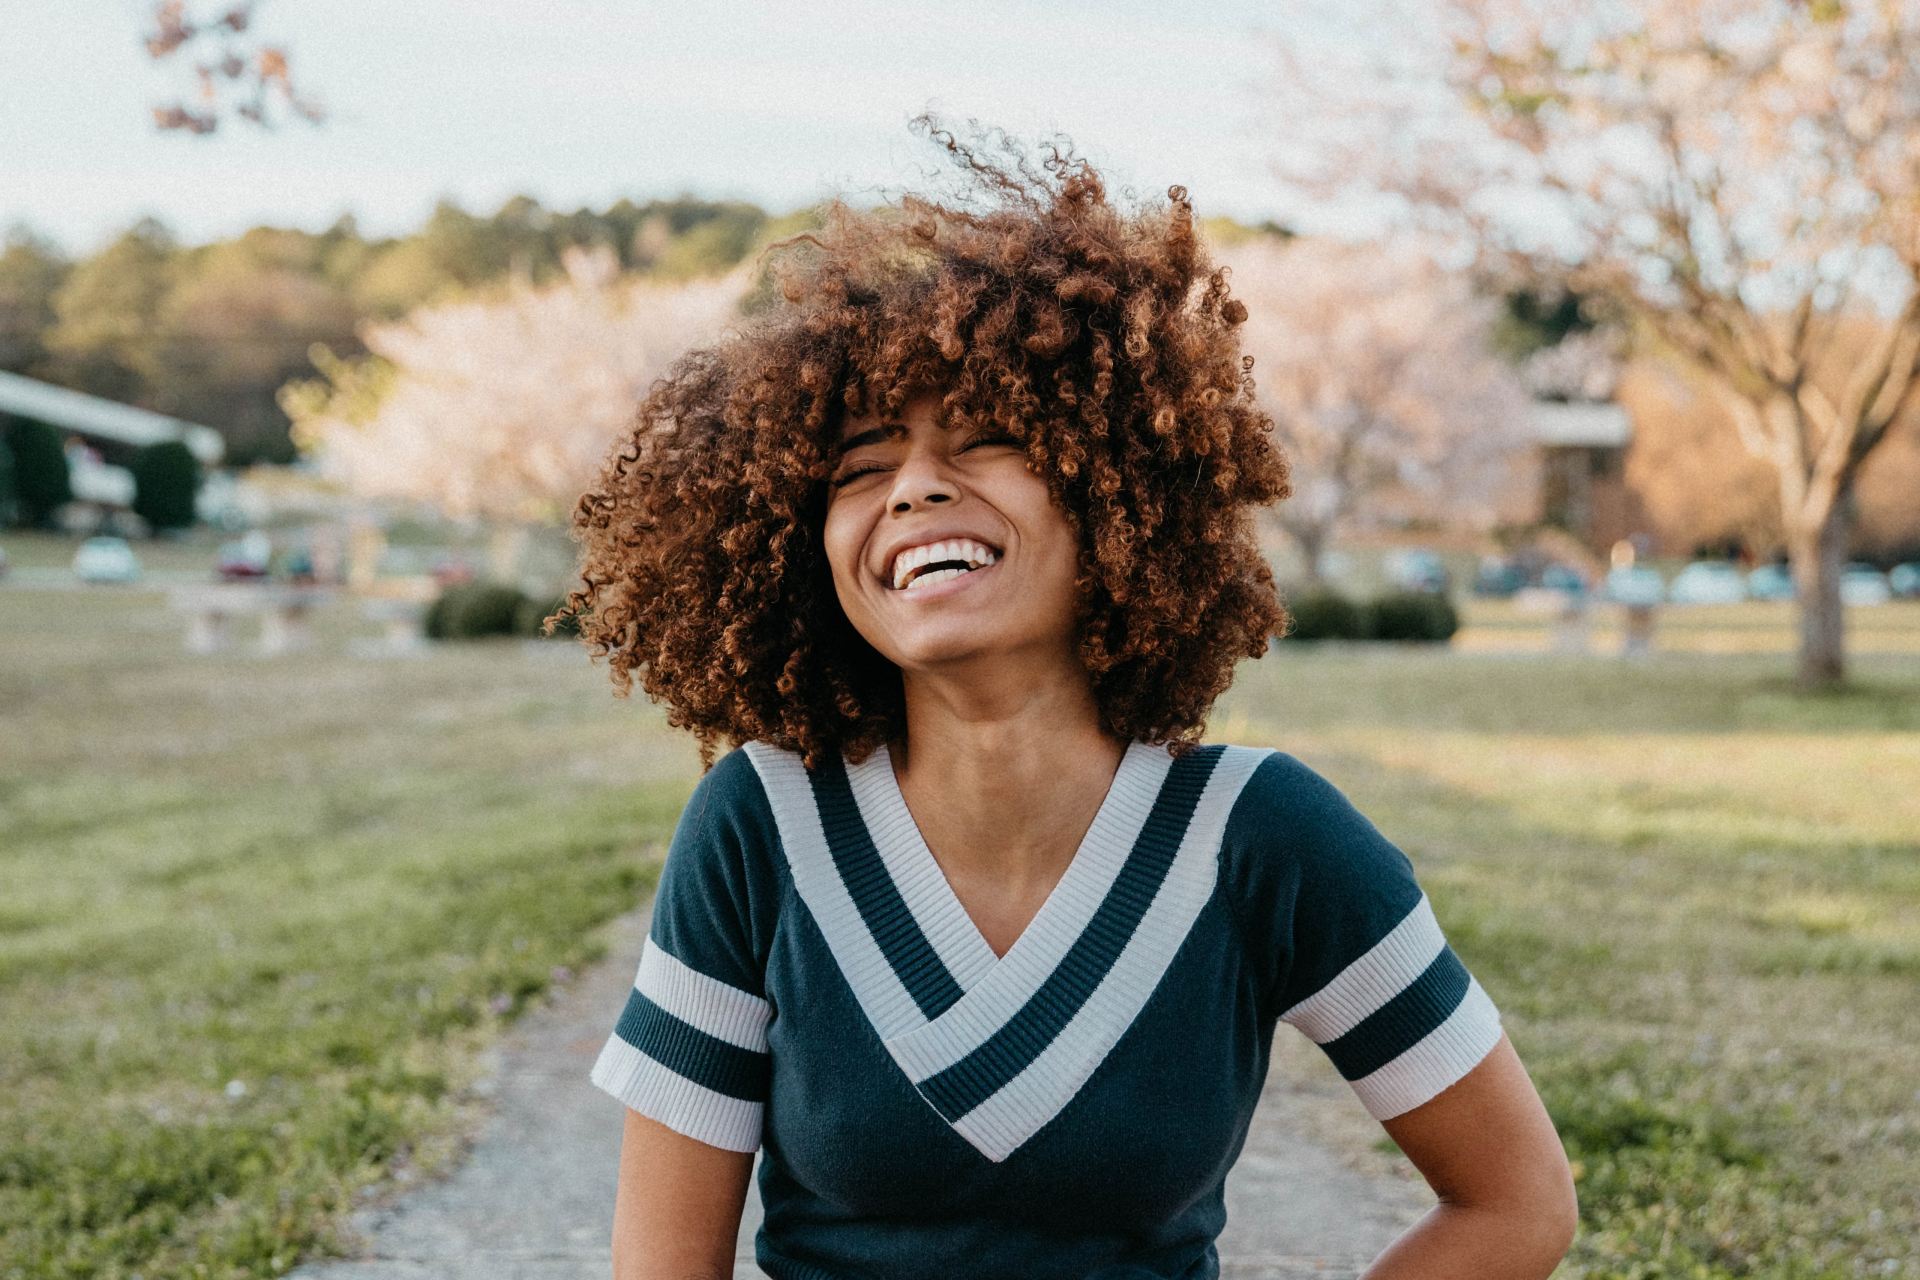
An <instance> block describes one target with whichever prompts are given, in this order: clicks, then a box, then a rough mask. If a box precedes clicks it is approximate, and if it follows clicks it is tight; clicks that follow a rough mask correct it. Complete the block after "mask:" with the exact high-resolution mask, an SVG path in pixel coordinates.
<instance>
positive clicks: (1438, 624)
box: [1366, 591, 1460, 641]
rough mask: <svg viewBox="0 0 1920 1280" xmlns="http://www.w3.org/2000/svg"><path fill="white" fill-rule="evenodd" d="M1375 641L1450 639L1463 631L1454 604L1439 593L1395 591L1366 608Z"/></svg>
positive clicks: (1369, 628) (1371, 633) (1370, 631)
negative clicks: (1459, 631)
mask: <svg viewBox="0 0 1920 1280" xmlns="http://www.w3.org/2000/svg"><path fill="white" fill-rule="evenodd" d="M1366 611H1367V613H1368V614H1369V615H1370V623H1369V625H1368V627H1367V631H1368V633H1369V634H1370V635H1371V636H1372V637H1373V638H1374V639H1375V640H1434V641H1444V640H1448V639H1451V638H1452V636H1453V633H1454V632H1455V631H1458V630H1459V629H1460V615H1459V613H1458V612H1456V611H1455V609H1454V607H1453V602H1452V601H1451V600H1449V599H1447V597H1446V595H1445V594H1443V593H1441V592H1438V591H1392V592H1388V593H1387V594H1386V595H1383V596H1381V597H1379V598H1378V599H1376V600H1373V601H1370V602H1369V603H1368V604H1367V606H1366Z"/></svg>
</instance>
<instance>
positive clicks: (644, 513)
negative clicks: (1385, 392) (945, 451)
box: [558, 115, 1290, 770]
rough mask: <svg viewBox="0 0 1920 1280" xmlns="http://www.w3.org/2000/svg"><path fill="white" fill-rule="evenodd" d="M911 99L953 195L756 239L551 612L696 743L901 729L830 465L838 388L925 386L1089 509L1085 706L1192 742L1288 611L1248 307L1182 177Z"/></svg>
mask: <svg viewBox="0 0 1920 1280" xmlns="http://www.w3.org/2000/svg"><path fill="white" fill-rule="evenodd" d="M913 127H914V129H915V130H916V131H917V132H922V133H925V134H926V135H927V136H928V137H930V139H931V140H932V141H933V142H934V143H936V144H937V145H938V146H939V147H941V148H943V149H944V153H945V156H946V158H948V159H950V160H951V161H953V162H954V163H955V164H956V165H957V166H958V168H959V177H960V179H961V189H960V191H959V192H958V194H957V196H956V197H955V198H951V199H948V200H946V201H944V202H942V201H938V200H935V199H931V198H928V197H926V196H916V195H909V196H904V197H902V198H901V199H900V201H899V203H898V205H897V206H889V207H885V208H882V209H880V210H877V211H873V212H862V211H858V210H855V209H853V208H850V207H848V206H847V205H846V204H845V203H843V202H841V201H839V200H835V201H832V202H831V203H830V204H829V205H828V206H827V208H826V213H825V219H824V225H823V227H822V229H821V230H820V231H818V232H812V233H807V234H803V235H799V236H795V237H792V238H791V239H788V240H784V241H782V242H780V243H779V244H777V245H774V246H771V248H770V249H769V251H768V253H769V255H771V257H772V266H773V278H774V280H775V282H776V284H777V293H778V296H777V297H776V298H774V299H773V300H772V302H771V305H769V306H767V307H765V308H763V309H762V310H760V311H758V312H756V313H755V314H753V315H752V316H750V317H749V318H748V319H746V320H745V321H743V322H741V323H740V324H739V325H738V326H736V327H734V328H732V329H730V330H729V331H728V332H727V333H726V334H725V335H724V336H723V337H722V338H720V339H719V340H718V341H716V342H714V343H713V344H711V345H709V346H705V347H701V348H699V349H696V350H694V351H691V352H689V353H687V354H686V355H685V356H683V357H681V359H680V360H679V361H677V362H676V363H675V364H674V365H673V366H672V368H671V369H670V370H669V371H668V373H667V374H666V376H665V377H663V378H661V379H660V380H659V381H657V382H656V383H655V384H654V385H653V387H652V388H651V390H650V391H649V393H648V394H647V396H646V398H645V399H644V401H643V402H642V403H641V404H640V406H639V409H638V412H637V414H636V421H635V424H634V427H633V430H632V432H631V434H630V435H628V436H626V437H624V438H623V439H622V440H620V441H619V442H617V444H616V445H615V447H614V448H613V449H612V450H610V452H609V454H608V457H607V459H606V461H605V463H604V464H603V467H602V470H601V472H600V474H599V475H598V477H597V478H596V480H595V482H594V484H593V486H592V487H591V488H590V489H588V490H587V492H585V493H584V494H583V495H582V496H581V497H580V499H579V501H578V503H577V505H576V507H575V509H574V513H573V529H572V536H573V539H574V541H576V542H578V543H580V544H581V546H582V548H583V553H582V556H581V564H580V575H581V582H582V586H581V587H579V588H577V589H575V590H573V591H570V592H569V593H568V597H567V602H566V605H565V606H564V607H563V608H562V610H561V612H560V615H558V616H563V617H572V618H573V619H575V620H576V621H577V622H578V625H579V628H580V633H581V637H582V640H583V642H584V643H585V644H586V645H587V646H588V648H589V649H590V651H591V653H592V656H593V657H594V658H596V659H597V658H599V657H602V656H606V657H608V658H609V660H610V665H611V668H612V675H613V679H614V683H615V685H616V692H617V693H618V695H619V696H622V697H624V696H626V695H627V694H629V693H630V692H631V688H632V675H633V672H634V671H635V670H638V671H639V672H640V673H641V678H642V680H643V682H644V686H645V689H646V692H647V694H648V696H649V697H651V698H652V699H654V700H655V701H658V702H662V703H664V704H665V706H666V708H667V713H668V715H667V719H668V723H669V724H672V725H674V726H677V727H681V728H685V729H689V730H691V731H692V732H693V733H694V734H695V736H696V737H697V738H698V739H699V742H700V759H701V767H702V769H703V770H704V769H706V768H709V767H711V765H712V763H713V760H714V757H715V754H716V746H715V744H716V742H717V741H720V740H724V741H726V742H728V743H730V744H731V745H735V746H737V745H739V744H741V743H744V742H747V741H751V740H755V739H759V740H762V741H766V742H769V743H772V744H775V745H777V746H781V747H784V748H786V749H788V750H793V751H797V752H799V753H801V755H802V756H803V758H804V759H805V761H806V764H807V767H809V768H818V767H819V766H820V765H821V764H822V763H823V762H824V761H825V760H828V759H831V758H832V756H831V753H833V752H836V751H838V752H844V753H845V754H846V755H847V756H848V757H849V758H850V759H852V760H854V761H859V760H863V759H865V758H866V757H867V756H868V755H869V754H870V753H871V752H872V751H873V750H874V749H875V748H876V747H877V746H879V745H880V744H882V743H884V742H887V741H889V740H892V739H894V738H896V737H897V736H898V735H900V734H902V733H903V732H904V730H905V725H906V713H905V703H904V694H903V691H902V684H901V679H900V672H899V670H898V668H896V667H895V666H894V665H893V664H892V663H891V662H889V661H888V660H887V659H885V658H884V657H882V656H881V655H880V654H879V653H878V652H877V651H876V650H875V649H874V648H873V647H872V646H871V645H869V644H868V643H867V642H866V640H865V639H863V638H862V637H861V636H860V635H859V634H858V633H857V632H856V631H854V630H853V628H852V626H851V624H850V623H849V622H848V621H847V618H846V615H845V614H844V613H843V612H842V610H841V608H840V603H839V599H838V596H837V594H836V592H835V589H834V584H833V577H832V572H831V570H830V568H829V566H828V563H827V558H826V554H825V550H824V546H823V541H822V529H823V525H824V521H825V512H826V505H827V498H828V493H829V486H828V483H827V482H828V478H829V476H830V474H831V470H832V467H833V464H834V461H835V457H834V453H835V449H836V447H837V441H838V438H839V431H840V426H841V423H842V422H843V421H844V419H845V416H846V415H848V414H854V415H862V414H866V413H883V412H884V413H897V412H899V411H900V409H901V408H902V406H903V405H904V404H905V402H906V401H907V400H908V399H910V398H911V397H912V396H913V395H914V394H916V393H918V392H919V391H921V390H923V389H931V390H933V391H935V392H937V393H938V394H939V395H940V397H941V412H942V414H943V420H944V421H945V422H947V423H948V424H950V425H952V426H955V427H960V428H971V427H974V426H984V425H987V424H992V425H994V426H996V427H998V428H999V429H1001V430H1005V431H1007V432H1009V433H1010V434H1012V435H1014V436H1015V438H1016V439H1018V440H1020V441H1022V442H1023V443H1024V444H1025V447H1026V450H1027V456H1028V465H1029V467H1031V468H1032V469H1033V470H1034V471H1035V473H1036V474H1038V475H1040V476H1043V477H1044V478H1045V479H1046V481H1047V484H1048V488H1049V491H1050V493H1051V494H1052V498H1053V501H1054V502H1055V503H1056V504H1057V505H1058V506H1059V507H1060V509H1061V510H1062V511H1064V512H1065V514H1066V516H1067V519H1068V521H1069V522H1070V524H1071V525H1072V527H1073V528H1074V529H1075V531H1076V532H1077V535H1078V538H1079V542H1080V548H1081V551H1080V573H1079V575H1078V578H1077V585H1076V591H1077V596H1078V612H1077V616H1078V618H1079V633H1078V635H1079V653H1080V656H1081V659H1082V660H1083V662H1084V664H1085V667H1086V670H1087V672H1088V674H1089V676H1090V677H1091V681H1092V687H1093V692H1094V695H1095V700H1096V702H1097V704H1098V707H1099V713H1100V718H1101V721H1102V725H1103V727H1104V728H1105V729H1106V730H1107V731H1109V732H1111V733H1113V734H1114V735H1116V736H1118V737H1120V738H1122V739H1125V740H1129V741H1132V740H1139V741H1146V742H1154V743H1165V744H1167V745H1168V748H1169V750H1170V751H1171V752H1172V753H1173V754H1175V755H1184V754H1185V753H1186V752H1188V751H1190V750H1192V748H1193V746H1194V745H1197V743H1198V741H1199V738H1200V734H1201V730H1202V729H1203V727H1204V725H1205V721H1206V716H1207V713H1208V711H1209V709H1210V708H1211V707H1212V705H1213V702H1214V700H1215V699H1216V698H1217V697H1219V695H1220V694H1221V693H1222V692H1223V691H1224V690H1225V689H1226V688H1227V686H1228V684H1229V683H1231V680H1232V675H1233V668H1234V666H1235V665H1236V663H1237V662H1238V660H1239V659H1240V658H1242V657H1259V656H1261V655H1263V654H1264V653H1266V652H1267V647H1268V643H1269V640H1270V638H1271V637H1272V636H1275V635H1277V634H1280V633H1282V632H1283V631H1284V629H1285V623H1286V621H1287V618H1288V614H1287V611H1286V609H1285V607H1284V606H1283V605H1282V604H1281V602H1280V599H1279V596H1278V594H1277V592H1276V590H1275V587H1274V581H1273V575H1272V571H1271V569H1270V568H1269V566H1268V564H1267V562H1266V559H1265V557H1264V556H1263V555H1262V554H1261V552H1260V550H1259V546H1258V542H1257V539H1256V536H1255V533H1254V523H1253V517H1252V508H1254V507H1257V506H1260V505H1264V504H1267V503H1271V502H1274V501H1276V500H1278V499H1281V498H1284V497H1286V496H1287V495H1288V493H1289V492H1290V489H1289V487H1288V467H1287V462H1286V460H1285V458H1284V457H1283V456H1282V454H1281V452H1280V451H1279V449H1278V447H1277V446H1276V444H1275V442H1274V440H1273V434H1272V433H1273V423H1272V420H1271V419H1270V418H1268V417H1267V416H1266V415H1265V414H1264V413H1263V412H1261V410H1260V409H1259V408H1257V407H1256V405H1255V403H1254V397H1253V380H1252V377H1251V371H1252V368H1253V361H1252V358H1251V357H1247V356H1243V355H1242V354H1241V353H1240V348H1239V341H1238V333H1237V330H1236V326H1238V325H1239V324H1240V323H1241V322H1242V321H1244V320H1245V319H1246V315H1247V310H1246V307H1245V306H1244V305H1243V304H1242V303H1241V302H1239V301H1238V300H1237V299H1234V298H1232V297H1230V296H1229V292H1228V283H1227V272H1226V271H1225V270H1224V269H1216V268H1214V267H1213V266H1212V265H1211V263H1210V261H1209V259H1208V257H1207V254H1206V252H1205V249H1204V248H1203V246H1202V244H1201V242H1200V239H1199V237H1198V235H1197V234H1196V230H1195V226H1194V219H1193V210H1192V206H1191V205H1190V204H1189V202H1188V200H1187V193H1186V189H1185V188H1184V187H1179V186H1175V187H1171V188H1169V189H1168V192H1167V198H1168V204H1167V205H1166V206H1165V207H1164V208H1147V209H1142V210H1140V211H1138V212H1135V213H1133V214H1126V213H1123V212H1121V211H1119V210H1116V209H1115V208H1114V207H1113V206H1112V205H1111V204H1109V202H1108V200H1107V197H1106V187H1105V185H1104V184H1103V182H1102V181H1101V178H1100V176H1099V174H1098V173H1096V172H1095V171H1094V169H1093V168H1092V167H1091V166H1090V165H1089V164H1088V163H1087V162H1086V161H1085V160H1083V159H1080V158H1078V157H1077V156H1075V154H1074V151H1073V147H1072V144H1071V143H1070V142H1068V143H1066V144H1065V146H1064V148H1063V146H1062V145H1061V143H1060V142H1058V141H1056V142H1054V143H1050V144H1047V145H1046V146H1045V147H1044V151H1045V155H1044V157H1043V158H1042V159H1041V161H1040V162H1039V164H1038V167H1036V166H1035V164H1034V162H1033V161H1032V160H1031V159H1030V158H1029V156H1028V155H1027V154H1026V152H1025V150H1024V149H1023V148H1022V147H1020V146H1019V145H1018V144H1016V143H1014V142H1013V141H1011V140H1010V139H1008V138H1007V136H1006V135H1005V134H1004V133H998V132H997V131H996V134H997V138H998V142H997V145H990V143H989V140H988V138H989V135H985V134H983V133H982V131H980V130H979V129H977V128H976V129H975V130H974V131H973V133H974V138H973V141H972V142H971V143H968V142H963V141H961V140H959V139H957V138H956V137H955V135H954V134H953V132H952V131H951V130H949V129H947V128H944V127H942V126H941V125H939V124H938V123H937V122H935V121H934V120H933V118H932V117H929V116H926V115H922V116H920V117H918V118H916V119H915V120H914V122H913ZM992 152H997V153H998V155H999V156H1001V157H1004V158H1002V159H996V158H995V156H994V154H991V153H992Z"/></svg>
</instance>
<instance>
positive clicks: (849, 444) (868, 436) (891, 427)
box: [840, 422, 907, 453]
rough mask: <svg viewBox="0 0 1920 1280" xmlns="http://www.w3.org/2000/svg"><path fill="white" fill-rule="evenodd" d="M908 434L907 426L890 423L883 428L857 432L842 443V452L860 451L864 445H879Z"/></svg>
mask: <svg viewBox="0 0 1920 1280" xmlns="http://www.w3.org/2000/svg"><path fill="white" fill-rule="evenodd" d="M906 433H907V428H906V426H905V424H903V423H899V422H889V423H886V424H885V425H883V426H878V427H868V428H867V429H866V430H865V431H857V432H855V433H854V434H853V435H850V436H848V437H847V438H846V439H845V440H842V441H841V442H840V450H841V452H842V453H844V452H846V451H847V450H848V449H858V448H859V447H860V446H861V445H863V444H878V443H880V442H881V441H882V440H885V439H887V438H888V437H890V436H903V435H905V434H906Z"/></svg>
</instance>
